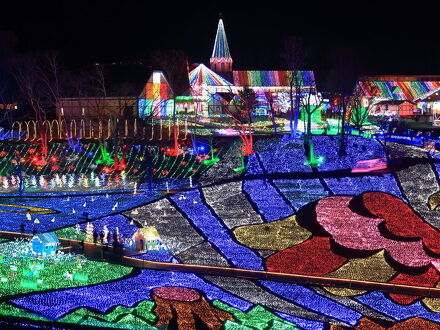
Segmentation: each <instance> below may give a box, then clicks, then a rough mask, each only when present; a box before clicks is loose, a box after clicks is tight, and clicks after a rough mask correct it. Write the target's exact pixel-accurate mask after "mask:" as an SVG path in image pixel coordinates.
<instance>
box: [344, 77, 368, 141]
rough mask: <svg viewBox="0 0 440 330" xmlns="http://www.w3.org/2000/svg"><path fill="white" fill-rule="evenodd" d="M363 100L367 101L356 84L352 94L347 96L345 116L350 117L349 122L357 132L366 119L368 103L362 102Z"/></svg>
mask: <svg viewBox="0 0 440 330" xmlns="http://www.w3.org/2000/svg"><path fill="white" fill-rule="evenodd" d="M364 102H365V103H366V102H368V101H367V100H365V99H364V97H363V93H362V90H361V88H360V87H359V85H357V86H356V87H355V90H354V91H353V95H351V96H350V97H349V98H348V108H349V114H348V116H347V117H349V118H350V122H351V123H352V124H353V125H354V127H355V128H356V129H357V130H358V131H359V134H360V132H361V130H362V127H363V125H364V124H365V123H366V122H367V120H368V113H369V107H370V104H364ZM364 105H366V106H364Z"/></svg>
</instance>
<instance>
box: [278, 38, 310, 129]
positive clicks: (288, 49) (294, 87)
mask: <svg viewBox="0 0 440 330" xmlns="http://www.w3.org/2000/svg"><path fill="white" fill-rule="evenodd" d="M281 57H282V58H283V59H284V62H285V64H286V65H287V69H288V70H289V87H290V91H289V96H290V132H291V134H292V135H293V136H296V133H297V129H298V119H299V114H300V111H301V109H300V108H301V103H300V100H301V91H302V89H303V86H304V82H303V80H302V75H301V71H300V70H302V69H303V68H304V65H305V64H306V58H307V48H306V46H305V43H304V41H303V40H302V39H301V38H298V37H290V38H288V39H286V40H285V41H284V49H283V51H282V53H281Z"/></svg>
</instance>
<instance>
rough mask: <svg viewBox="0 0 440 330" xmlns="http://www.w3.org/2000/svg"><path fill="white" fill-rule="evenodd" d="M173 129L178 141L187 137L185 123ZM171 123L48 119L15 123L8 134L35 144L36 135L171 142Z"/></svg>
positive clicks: (60, 137) (178, 120) (57, 138)
mask: <svg viewBox="0 0 440 330" xmlns="http://www.w3.org/2000/svg"><path fill="white" fill-rule="evenodd" d="M176 126H177V131H178V138H179V139H185V138H186V137H187V129H188V120H187V119H180V118H177V120H176ZM173 127H174V124H173V120H172V119H170V118H168V119H157V120H154V121H150V122H145V121H142V120H140V119H137V118H135V119H116V120H112V119H100V120H96V119H94V120H87V119H73V120H70V121H61V120H56V119H54V120H51V121H45V122H43V123H42V124H41V125H38V123H37V122H36V121H35V120H29V121H22V122H18V121H15V122H14V123H13V124H12V130H13V131H14V132H15V133H16V134H13V135H11V139H10V140H14V141H37V140H38V139H40V137H41V134H39V133H40V132H44V131H45V132H46V136H47V140H48V141H49V142H51V141H53V140H64V139H67V138H68V137H70V138H72V139H77V138H78V137H80V138H81V139H101V140H108V139H113V138H119V139H139V140H171V139H172V138H173V134H172V133H173V129H174V128H173Z"/></svg>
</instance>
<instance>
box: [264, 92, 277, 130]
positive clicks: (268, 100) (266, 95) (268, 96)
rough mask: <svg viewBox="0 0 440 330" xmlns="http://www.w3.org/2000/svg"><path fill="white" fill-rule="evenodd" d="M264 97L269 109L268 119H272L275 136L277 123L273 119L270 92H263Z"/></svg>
mask: <svg viewBox="0 0 440 330" xmlns="http://www.w3.org/2000/svg"><path fill="white" fill-rule="evenodd" d="M264 96H265V97H266V100H267V105H268V107H269V113H270V118H271V119H272V126H273V131H274V133H275V134H277V123H276V119H275V109H274V102H275V100H274V97H273V94H272V92H265V93H264Z"/></svg>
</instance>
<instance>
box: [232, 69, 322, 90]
mask: <svg viewBox="0 0 440 330" xmlns="http://www.w3.org/2000/svg"><path fill="white" fill-rule="evenodd" d="M233 74H234V85H235V86H248V87H271V86H272V87H276V86H289V85H290V77H291V73H290V71H234V73H233ZM296 74H297V75H298V76H299V78H300V81H301V85H302V86H304V87H314V86H315V76H314V74H313V71H296Z"/></svg>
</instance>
